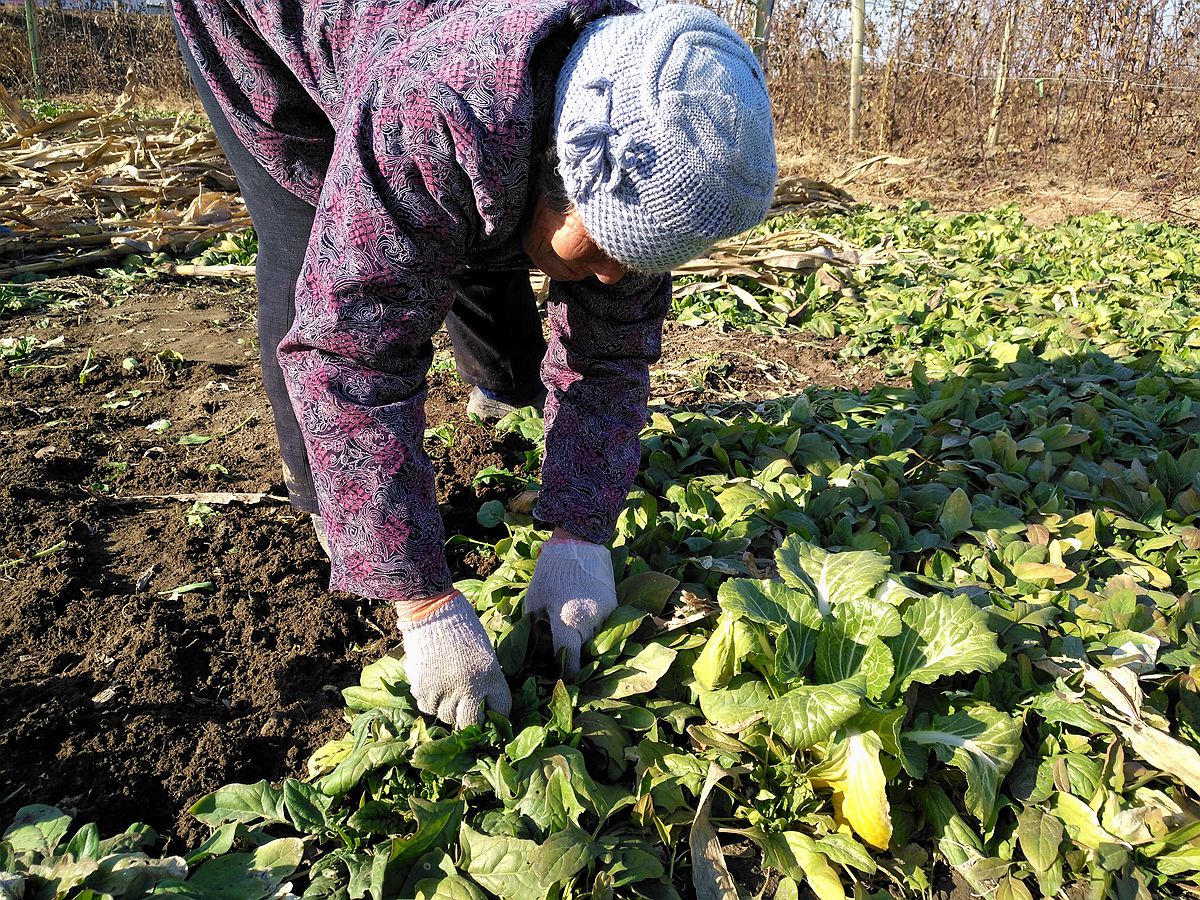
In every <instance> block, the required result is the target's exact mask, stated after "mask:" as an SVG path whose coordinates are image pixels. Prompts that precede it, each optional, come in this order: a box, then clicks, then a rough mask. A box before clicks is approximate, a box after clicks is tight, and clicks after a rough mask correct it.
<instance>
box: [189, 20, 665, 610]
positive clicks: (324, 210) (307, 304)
mask: <svg viewBox="0 0 1200 900" xmlns="http://www.w3.org/2000/svg"><path fill="white" fill-rule="evenodd" d="M631 9H632V7H631V6H629V5H627V4H626V3H625V2H624V0H509V2H493V0H482V2H481V0H441V2H434V3H426V2H417V0H408V2H394V0H392V2H389V0H358V2H356V0H324V2H320V0H173V12H174V13H175V16H176V19H177V21H178V23H179V26H180V31H181V33H182V34H183V36H184V40H185V41H186V43H187V45H188V47H189V49H190V50H191V52H192V53H193V55H194V56H195V58H196V61H197V64H198V67H199V69H200V71H201V72H202V74H203V76H204V79H205V81H206V82H207V83H208V84H209V85H210V86H211V87H212V90H213V93H214V95H215V96H216V98H217V100H218V102H219V103H220V105H221V108H222V110H223V111H224V112H225V113H226V115H227V117H228V119H229V123H230V125H231V127H232V129H233V131H234V132H235V134H236V136H237V137H238V139H239V140H240V141H241V142H242V143H243V144H244V145H245V146H246V147H247V148H249V149H250V150H251V152H252V153H253V154H254V155H255V157H256V158H257V159H258V160H259V162H261V163H262V165H263V167H264V168H265V169H266V170H267V171H268V172H269V173H270V174H271V176H272V177H273V178H275V180H277V181H278V182H279V183H280V184H281V185H282V186H283V187H285V188H286V189H287V190H289V191H291V192H292V193H294V194H296V195H297V196H299V197H301V198H303V199H305V200H308V201H309V202H311V203H313V204H315V205H316V208H317V214H316V220H315V223H314V226H313V230H312V237H311V239H310V241H309V246H308V251H307V256H306V259H305V263H304V268H303V271H302V273H301V276H300V280H299V282H298V284H297V288H296V320H295V324H294V326H293V327H292V330H291V331H290V333H289V334H288V335H287V336H286V337H285V338H284V340H283V341H282V343H281V344H280V346H279V360H280V366H281V368H282V370H283V373H284V377H285V379H286V381H287V386H288V392H289V394H290V396H291V399H292V405H293V406H294V408H295V410H296V415H297V418H298V420H299V422H300V425H301V428H302V430H303V431H304V436H305V445H306V447H307V449H308V455H309V459H310V463H311V467H312V474H313V481H314V484H315V487H316V492H317V501H318V505H319V506H320V511H321V515H322V517H323V521H324V525H325V529H326V532H327V534H328V537H329V543H330V550H331V554H330V555H331V559H332V575H331V587H332V588H334V589H338V590H345V591H349V592H352V593H355V594H359V595H361V596H365V597H371V598H377V599H386V600H407V599H413V598H420V597H428V596H431V595H434V594H440V593H443V592H445V591H447V590H449V589H450V588H451V586H452V585H451V576H450V571H449V569H448V567H447V565H446V560H445V553H444V543H445V534H444V531H443V527H442V523H441V518H440V516H439V515H438V510H437V495H436V489H435V483H434V476H433V470H432V466H431V465H430V462H429V459H428V458H427V457H426V455H425V453H424V451H423V450H422V438H423V435H424V430H425V425H426V422H425V395H426V381H425V378H426V373H427V372H428V369H429V365H430V362H431V360H432V353H433V349H432V343H431V338H432V336H433V335H434V333H435V332H436V331H437V329H438V328H439V327H440V326H441V324H442V320H443V319H444V318H445V316H446V313H447V311H448V309H449V307H450V304H451V302H452V299H453V296H454V293H453V287H452V279H453V278H454V277H455V276H456V275H461V274H463V273H464V272H466V271H468V270H471V269H507V268H512V267H514V265H516V266H521V265H524V266H528V265H529V261H528V259H527V258H526V257H525V256H524V254H523V252H522V251H521V248H520V240H519V235H520V224H521V221H522V218H523V216H524V215H525V214H526V211H527V208H528V206H529V202H530V199H531V198H530V196H529V194H530V187H531V179H532V178H533V176H534V175H535V173H534V172H533V171H532V169H533V160H534V159H535V158H537V157H538V156H539V155H540V154H541V153H542V151H543V149H544V148H545V146H546V144H547V142H548V139H549V134H548V133H547V122H548V119H549V111H550V107H551V104H552V102H553V93H554V83H555V78H556V75H557V63H555V64H554V65H550V64H547V62H546V59H545V56H544V55H543V54H541V52H540V51H541V50H542V49H544V48H545V47H546V46H547V45H548V44H550V43H551V42H552V40H553V39H556V38H558V37H559V36H561V35H562V34H563V32H564V30H570V29H576V28H578V27H580V26H581V25H583V24H585V23H586V22H588V21H591V20H593V19H595V18H597V17H599V16H602V15H610V14H619V13H622V12H627V11H630V10H631ZM669 304H670V279H669V276H661V275H656V276H645V275H629V276H627V277H626V278H624V279H622V280H621V281H620V282H619V283H618V284H616V285H612V286H607V287H606V286H604V285H601V284H600V283H599V282H598V281H595V280H594V279H590V280H588V281H586V282H579V283H574V284H558V283H556V284H554V285H552V287H551V294H550V325H551V340H550V347H549V351H548V353H547V355H546V358H545V360H544V362H543V365H542V378H543V380H544V381H545V382H546V385H547V387H548V389H549V397H548V399H547V405H546V424H547V438H546V461H545V465H544V471H543V486H542V492H541V499H540V501H539V505H538V509H537V514H538V515H539V516H540V517H541V518H542V519H543V520H544V521H546V522H549V523H551V524H554V525H559V526H562V527H564V528H567V529H569V530H571V531H573V532H575V533H576V534H578V535H580V536H581V537H584V538H586V539H588V540H592V541H597V542H604V541H607V540H608V539H609V538H610V537H611V535H612V529H613V526H614V524H615V522H616V518H617V514H618V513H619V512H620V510H621V508H622V506H623V505H624V502H625V498H626V495H627V493H628V490H629V486H630V484H631V483H632V480H633V477H634V475H635V473H636V469H637V465H638V461H639V446H638V439H637V438H638V432H639V430H640V429H641V426H642V424H643V423H644V421H645V416H646V399H647V394H648V388H649V376H648V367H649V365H650V363H651V362H652V361H653V360H655V359H657V357H658V353H659V344H660V338H661V330H662V320H663V318H664V316H665V315H666V312H667V309H668V307H669Z"/></svg>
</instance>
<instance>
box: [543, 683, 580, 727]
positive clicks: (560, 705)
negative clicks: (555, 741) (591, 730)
mask: <svg viewBox="0 0 1200 900" xmlns="http://www.w3.org/2000/svg"><path fill="white" fill-rule="evenodd" d="M549 712H550V721H549V723H547V728H549V729H551V730H553V731H556V732H558V733H559V734H561V735H563V736H567V735H569V734H570V733H571V732H572V731H573V730H574V726H573V725H572V721H573V720H574V718H575V708H574V704H573V703H572V702H571V695H570V693H568V691H567V686H566V684H564V683H563V681H562V679H559V680H558V681H557V682H555V684H554V690H553V691H551V693H550V704H549Z"/></svg>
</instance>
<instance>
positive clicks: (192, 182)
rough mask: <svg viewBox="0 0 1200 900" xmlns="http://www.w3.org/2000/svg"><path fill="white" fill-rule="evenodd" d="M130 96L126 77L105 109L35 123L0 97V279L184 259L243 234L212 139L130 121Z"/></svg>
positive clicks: (181, 125) (240, 208) (240, 207)
mask: <svg viewBox="0 0 1200 900" xmlns="http://www.w3.org/2000/svg"><path fill="white" fill-rule="evenodd" d="M133 97H134V84H133V81H132V79H131V78H130V79H128V80H127V82H126V86H125V91H124V93H123V94H122V95H121V97H120V98H119V99H118V100H117V102H116V104H115V105H114V106H112V107H111V108H110V109H106V110H98V109H84V110H77V111H72V112H67V113H63V114H62V115H60V116H58V117H57V118H55V119H52V120H49V121H38V120H37V119H35V118H34V117H33V116H31V115H29V113H27V112H26V111H25V110H23V109H22V108H21V106H20V105H19V104H18V103H17V102H16V101H14V100H13V99H12V98H11V97H10V96H9V95H8V94H7V93H6V92H3V91H0V108H2V109H3V112H4V114H5V115H6V116H7V118H8V122H7V123H3V124H0V224H3V225H4V226H5V227H4V228H3V229H0V279H4V278H12V277H14V276H17V275H22V274H29V273H37V272H43V273H52V272H56V271H61V270H65V269H71V268H75V267H78V266H82V265H91V264H95V263H97V262H105V261H111V260H115V259H118V258H120V257H122V256H126V255H128V254H131V253H147V252H154V251H158V250H171V251H176V252H183V253H187V252H189V251H192V250H194V249H195V248H197V247H198V246H199V245H201V244H202V243H203V242H204V241H207V240H209V239H210V238H212V237H213V236H215V235H217V234H221V233H223V232H226V231H234V230H238V229H242V228H246V227H249V225H250V218H249V216H248V215H247V214H246V208H245V205H244V203H243V202H242V200H241V198H240V197H239V196H238V195H237V183H236V182H235V181H234V178H233V175H232V173H231V172H230V169H229V165H228V163H227V162H226V161H225V157H224V155H223V154H222V153H221V148H220V146H219V145H218V144H217V140H216V137H215V136H214V135H213V133H212V131H211V130H210V129H209V128H208V127H207V126H199V125H195V124H191V123H188V122H185V121H183V119H182V118H181V117H180V118H138V117H135V116H133V115H131V114H130V109H131V108H132V106H133Z"/></svg>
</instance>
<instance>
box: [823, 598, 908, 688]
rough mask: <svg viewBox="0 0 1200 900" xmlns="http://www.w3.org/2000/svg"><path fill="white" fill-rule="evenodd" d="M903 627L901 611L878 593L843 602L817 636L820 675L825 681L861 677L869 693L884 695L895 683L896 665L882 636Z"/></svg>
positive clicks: (888, 635)
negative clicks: (880, 597)
mask: <svg viewBox="0 0 1200 900" xmlns="http://www.w3.org/2000/svg"><path fill="white" fill-rule="evenodd" d="M900 631H901V623H900V614H899V613H898V612H897V611H896V609H895V608H894V607H892V606H889V605H888V604H887V603H884V602H883V601H880V600H876V599H875V598H874V597H858V598H855V599H853V600H848V601H847V602H845V603H842V604H839V605H838V606H837V607H836V608H835V609H834V615H833V618H832V619H831V620H830V621H828V622H827V623H826V625H825V628H824V630H823V631H822V632H821V634H820V635H819V636H818V638H817V653H816V658H817V677H818V678H819V679H820V680H821V681H825V682H834V681H843V680H846V679H854V678H857V679H858V680H860V681H861V682H862V683H863V684H864V685H865V687H866V691H867V696H869V697H880V696H882V695H883V693H884V691H886V690H887V688H888V686H889V685H890V684H891V683H892V678H893V675H894V669H895V665H894V663H893V661H892V654H891V651H890V650H888V648H887V647H886V646H885V645H884V644H883V642H882V641H881V640H880V638H881V637H885V638H886V637H895V636H896V635H898V634H899V633H900Z"/></svg>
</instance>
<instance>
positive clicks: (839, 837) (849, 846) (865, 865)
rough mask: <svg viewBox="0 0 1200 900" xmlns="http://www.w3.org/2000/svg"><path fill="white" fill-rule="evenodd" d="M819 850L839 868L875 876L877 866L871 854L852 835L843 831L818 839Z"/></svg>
mask: <svg viewBox="0 0 1200 900" xmlns="http://www.w3.org/2000/svg"><path fill="white" fill-rule="evenodd" d="M817 850H818V851H820V853H821V854H822V855H823V856H825V857H826V858H827V859H828V860H829V861H830V862H835V863H837V864H838V865H839V866H848V867H850V868H853V869H858V870H859V871H860V872H865V873H866V874H867V875H874V874H875V870H876V868H877V866H876V864H875V858H874V857H873V856H871V852H870V851H869V850H868V849H867V848H866V847H864V846H863V845H862V844H860V843H859V842H858V841H856V840H855V839H854V838H852V837H851V836H850V835H848V834H844V833H843V832H841V831H833V832H830V833H829V834H827V835H824V836H823V837H820V838H818V839H817Z"/></svg>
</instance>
